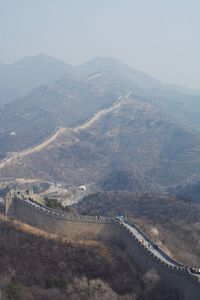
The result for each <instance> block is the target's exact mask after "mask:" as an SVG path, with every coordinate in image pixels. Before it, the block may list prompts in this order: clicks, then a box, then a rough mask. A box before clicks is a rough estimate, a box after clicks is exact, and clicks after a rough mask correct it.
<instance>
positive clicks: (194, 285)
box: [6, 195, 200, 300]
mask: <svg viewBox="0 0 200 300" xmlns="http://www.w3.org/2000/svg"><path fill="white" fill-rule="evenodd" d="M6 214H7V215H8V216H11V217H16V218H18V219H20V220H22V221H23V222H26V223H28V224H30V225H33V226H35V227H38V228H40V229H42V230H45V231H47V232H50V233H55V234H57V235H60V236H66V237H67V238H68V239H71V240H77V239H79V240H103V241H109V242H114V243H116V244H117V243H119V244H123V248H124V249H125V250H124V251H126V253H127V255H128V256H129V258H131V259H132V260H133V261H134V262H136V264H137V265H138V267H139V268H140V269H141V270H142V271H143V272H147V271H149V270H152V269H154V270H156V272H157V273H158V275H159V276H160V279H161V280H162V281H164V282H166V283H167V285H168V286H169V287H171V288H172V289H174V290H176V291H177V293H178V295H179V296H180V299H181V300H200V282H199V279H200V277H199V276H195V275H194V274H192V273H191V272H190V271H189V269H188V268H187V267H186V266H184V265H182V264H181V263H179V262H177V261H176V260H174V259H173V258H171V257H169V256H167V254H166V253H164V252H163V253H162V250H161V249H158V251H157V252H159V251H161V252H159V253H160V256H159V255H155V253H154V252H153V251H152V250H151V249H150V248H149V247H147V246H146V245H144V244H143V243H142V242H141V240H139V238H138V237H137V236H136V235H135V234H134V233H133V231H131V229H130V225H127V224H126V223H124V222H120V221H119V220H118V221H117V220H116V219H115V218H104V217H94V216H80V215H73V214H67V213H64V212H58V211H56V210H52V209H49V208H48V207H45V206H42V205H40V204H38V203H35V202H32V201H30V200H26V199H21V198H19V197H17V196H16V195H14V197H9V198H8V199H7V201H6ZM128 226H129V227H128ZM133 226H135V227H136V228H137V229H139V231H140V233H141V235H142V236H144V238H146V239H147V241H148V242H149V243H153V241H151V239H150V238H149V237H148V236H146V234H145V233H144V232H143V231H142V230H141V229H140V228H139V227H137V225H133ZM165 255H166V256H167V257H166V256H165Z"/></svg>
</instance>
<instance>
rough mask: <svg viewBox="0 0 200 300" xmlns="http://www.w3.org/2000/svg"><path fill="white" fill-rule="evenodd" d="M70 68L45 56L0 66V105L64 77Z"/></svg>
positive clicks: (41, 55)
mask: <svg viewBox="0 0 200 300" xmlns="http://www.w3.org/2000/svg"><path fill="white" fill-rule="evenodd" d="M71 68H72V67H71V66H70V65H68V64H66V63H64V62H62V61H60V60H57V59H55V58H53V57H51V56H48V55H45V54H39V55H37V56H34V57H25V58H23V59H21V60H18V61H16V62H15V63H13V64H7V65H6V64H4V65H3V64H1V65H0V104H1V103H6V102H8V101H11V100H13V99H16V98H18V97H21V96H24V95H25V94H27V93H28V92H30V91H31V90H32V89H34V88H36V87H38V86H40V85H43V84H46V83H48V82H50V81H53V80H57V79H59V78H62V77H63V76H65V75H66V74H67V73H68V72H69V71H70V70H71Z"/></svg>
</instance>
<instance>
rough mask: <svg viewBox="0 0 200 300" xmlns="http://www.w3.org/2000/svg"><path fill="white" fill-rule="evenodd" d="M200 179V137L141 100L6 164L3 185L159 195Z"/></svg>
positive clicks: (126, 100)
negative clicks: (31, 183)
mask: <svg viewBox="0 0 200 300" xmlns="http://www.w3.org/2000/svg"><path fill="white" fill-rule="evenodd" d="M199 176H200V136H199V134H198V133H194V132H193V131H190V130H189V129H188V128H187V127H183V126H182V125H181V124H179V123H178V122H177V121H176V120H174V119H173V118H171V116H170V115H168V114H167V113H165V111H161V110H160V109H159V108H158V107H156V106H155V105H153V104H151V103H149V102H148V101H147V100H145V99H143V98H140V97H138V96H136V95H132V96H131V95H127V96H126V97H122V98H120V99H119V100H118V102H116V103H115V104H113V105H112V106H111V107H110V108H107V109H103V110H100V111H99V112H98V113H97V114H96V115H94V116H93V118H92V119H90V120H88V121H87V122H85V123H84V124H82V125H79V126H76V127H74V128H71V129H69V128H65V129H63V130H62V131H60V133H59V134H58V135H57V136H56V137H55V139H53V140H50V142H49V143H46V144H44V145H43V146H42V147H40V148H37V147H36V148H35V150H34V148H33V149H31V150H30V151H29V150H27V151H24V152H22V153H21V154H20V153H19V155H17V154H14V155H13V156H12V155H11V157H10V158H9V159H8V160H7V161H5V162H3V163H1V164H0V178H1V179H2V180H3V179H4V178H16V177H23V178H24V177H26V178H27V177H29V178H41V179H42V180H48V181H61V182H67V183H68V184H69V185H72V186H73V185H80V184H88V183H90V182H95V184H96V185H97V186H98V187H99V188H100V189H104V190H110V189H111V190H118V189H129V190H137V191H149V190H157V191H158V190H163V189H165V188H167V187H169V186H176V185H178V184H183V183H184V182H187V181H189V180H191V179H192V178H198V177H199ZM119 183H120V184H119Z"/></svg>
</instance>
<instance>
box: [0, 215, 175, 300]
mask: <svg viewBox="0 0 200 300" xmlns="http://www.w3.org/2000/svg"><path fill="white" fill-rule="evenodd" d="M0 250H1V251H0V265H1V268H0V286H1V291H2V297H3V299H19V300H33V299H34V300H48V299H49V300H52V299H54V300H57V299H58V300H67V299H73V300H79V299H80V300H89V299H90V300H100V299H106V300H112V299H113V300H139V299H140V300H142V299H143V300H147V299H148V300H159V299H163V300H165V299H170V300H175V299H177V298H176V296H175V295H174V294H173V293H172V292H171V291H168V290H167V289H166V288H165V287H163V286H161V285H160V284H158V278H157V277H156V276H154V277H151V276H150V274H141V273H140V272H139V270H138V269H137V267H136V266H135V267H134V268H130V265H129V263H128V261H127V260H126V258H125V257H124V255H123V252H122V251H121V250H119V249H118V248H117V247H114V248H111V246H108V245H104V244H102V243H97V242H93V241H88V242H81V241H80V242H76V243H75V242H69V241H67V240H65V239H61V238H57V237H56V236H54V235H51V234H47V233H45V232H42V231H40V230H38V229H36V228H33V227H31V226H28V225H25V224H23V223H20V222H18V221H12V222H10V221H5V220H4V218H3V217H2V216H1V218H0Z"/></svg>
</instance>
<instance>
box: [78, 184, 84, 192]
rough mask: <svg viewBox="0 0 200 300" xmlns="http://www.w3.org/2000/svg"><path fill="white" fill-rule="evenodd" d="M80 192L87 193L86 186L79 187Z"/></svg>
mask: <svg viewBox="0 0 200 300" xmlns="http://www.w3.org/2000/svg"><path fill="white" fill-rule="evenodd" d="M78 189H79V191H86V186H85V185H80V186H79V187H78Z"/></svg>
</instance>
